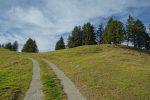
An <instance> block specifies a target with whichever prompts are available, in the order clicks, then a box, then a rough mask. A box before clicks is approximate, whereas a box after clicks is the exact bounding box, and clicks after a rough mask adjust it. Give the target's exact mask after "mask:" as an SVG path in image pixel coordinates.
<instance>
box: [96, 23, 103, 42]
mask: <svg viewBox="0 0 150 100" xmlns="http://www.w3.org/2000/svg"><path fill="white" fill-rule="evenodd" d="M103 38H104V27H103V25H102V24H101V25H100V26H99V27H98V30H97V32H96V42H97V44H101V43H102V41H103Z"/></svg>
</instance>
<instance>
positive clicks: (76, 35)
mask: <svg viewBox="0 0 150 100" xmlns="http://www.w3.org/2000/svg"><path fill="white" fill-rule="evenodd" d="M82 38H83V35H82V30H81V27H80V26H75V27H74V29H73V31H72V35H71V36H69V38H68V47H69V48H73V47H77V46H81V45H82Z"/></svg>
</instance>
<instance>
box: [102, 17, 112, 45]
mask: <svg viewBox="0 0 150 100" xmlns="http://www.w3.org/2000/svg"><path fill="white" fill-rule="evenodd" d="M112 21H113V18H112V17H110V19H109V21H108V22H107V25H106V28H105V32H104V37H103V43H106V44H110V41H109V39H108V34H109V32H108V31H109V28H110V24H111V22H112Z"/></svg>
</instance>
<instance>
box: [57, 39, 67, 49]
mask: <svg viewBox="0 0 150 100" xmlns="http://www.w3.org/2000/svg"><path fill="white" fill-rule="evenodd" d="M60 49H65V43H64V39H63V37H62V36H61V37H60V39H59V41H57V43H56V46H55V50H60Z"/></svg>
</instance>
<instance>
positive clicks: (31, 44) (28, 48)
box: [0, 38, 38, 52]
mask: <svg viewBox="0 0 150 100" xmlns="http://www.w3.org/2000/svg"><path fill="white" fill-rule="evenodd" d="M0 48H5V49H8V50H11V51H18V42H17V41H15V42H14V43H11V42H9V43H6V44H0ZM22 52H38V47H37V44H36V41H35V40H33V39H31V38H29V39H28V40H27V41H26V43H25V44H24V46H23V48H22Z"/></svg>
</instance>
